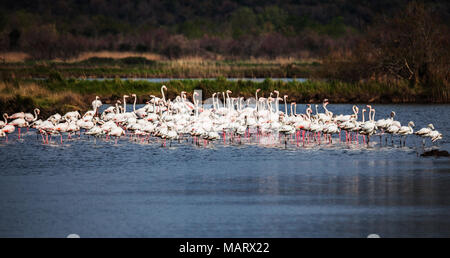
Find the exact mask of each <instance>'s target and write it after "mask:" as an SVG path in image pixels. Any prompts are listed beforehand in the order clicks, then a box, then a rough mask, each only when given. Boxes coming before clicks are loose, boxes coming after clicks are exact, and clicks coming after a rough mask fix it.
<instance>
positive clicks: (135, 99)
mask: <svg viewBox="0 0 450 258" xmlns="http://www.w3.org/2000/svg"><path fill="white" fill-rule="evenodd" d="M136 101H137V96H136V95H134V103H133V111H134V112H136Z"/></svg>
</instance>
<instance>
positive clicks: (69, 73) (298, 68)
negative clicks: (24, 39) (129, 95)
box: [0, 57, 320, 79]
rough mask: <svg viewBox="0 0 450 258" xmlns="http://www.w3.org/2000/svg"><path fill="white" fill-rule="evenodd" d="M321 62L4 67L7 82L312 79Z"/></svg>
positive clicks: (92, 62) (106, 61)
mask: <svg viewBox="0 0 450 258" xmlns="http://www.w3.org/2000/svg"><path fill="white" fill-rule="evenodd" d="M319 66H320V63H319V62H317V61H313V60H291V59H274V60H265V59H249V60H244V61H234V60H203V59H198V58H186V59H179V60H152V59H148V58H145V57H124V58H110V57H90V58H88V59H84V60H76V61H71V62H60V61H48V62H36V61H23V62H11V63H6V62H5V63H2V64H0V73H1V77H2V78H3V79H10V78H49V77H50V76H51V75H52V73H59V74H60V75H61V76H63V77H64V78H115V77H122V78H123V77H127V78H156V77H168V78H215V77H218V76H224V77H236V78H242V77H249V78H254V77H257V78H267V77H290V78H309V77H311V76H312V75H313V74H314V73H315V72H316V70H317V69H318V67H319Z"/></svg>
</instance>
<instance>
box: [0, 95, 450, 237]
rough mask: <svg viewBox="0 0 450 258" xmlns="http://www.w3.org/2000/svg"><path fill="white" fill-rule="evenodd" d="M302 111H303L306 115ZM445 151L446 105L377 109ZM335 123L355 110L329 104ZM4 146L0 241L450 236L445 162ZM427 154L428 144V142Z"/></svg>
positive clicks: (81, 144)
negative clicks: (429, 131)
mask: <svg viewBox="0 0 450 258" xmlns="http://www.w3.org/2000/svg"><path fill="white" fill-rule="evenodd" d="M304 107H305V106H304V105H298V110H299V112H304ZM374 107H375V108H376V109H377V113H376V119H379V118H382V117H387V116H388V114H389V113H390V111H391V110H394V111H396V113H397V117H396V118H397V119H398V120H399V121H401V122H402V124H406V123H407V122H408V121H409V120H413V121H414V122H415V123H416V129H420V128H422V127H423V126H426V125H427V124H428V123H430V122H432V123H433V124H434V126H435V127H436V129H437V130H439V131H440V132H442V133H443V135H444V139H443V140H442V141H441V142H440V143H439V146H437V147H436V148H439V149H443V150H447V151H450V142H449V140H448V139H449V138H448V137H449V133H450V117H449V115H448V113H449V111H450V106H449V105H374ZM329 109H330V110H331V111H333V112H334V113H335V114H339V113H350V111H351V105H333V104H330V105H329ZM335 142H336V143H334V144H332V145H321V146H317V145H315V146H307V147H302V146H300V147H297V146H296V145H295V144H291V145H289V146H288V147H287V148H286V149H285V148H284V146H276V147H273V146H272V147H269V146H263V145H256V144H253V145H247V144H244V145H237V144H235V145H232V146H230V145H228V144H227V145H224V144H223V143H222V142H221V141H218V142H217V143H215V144H214V145H211V146H209V147H206V148H205V147H196V146H194V145H192V144H190V143H185V142H183V143H176V144H174V145H172V147H170V148H168V147H166V148H163V147H161V143H160V142H156V140H155V141H152V142H151V143H150V144H141V143H138V142H133V141H131V142H130V141H129V140H127V139H121V140H120V141H119V142H118V144H117V145H116V144H115V143H114V142H113V141H109V142H107V141H105V140H100V139H97V140H94V139H92V138H91V139H88V138H87V137H84V136H83V137H82V138H81V139H73V140H65V143H64V144H63V145H60V144H58V141H57V139H54V143H52V144H49V145H43V144H42V143H41V142H40V141H39V140H37V138H36V135H35V133H34V131H30V132H29V133H26V134H25V137H24V140H20V141H19V140H17V137H15V135H11V136H10V139H9V142H8V143H5V141H4V139H1V140H0V167H1V168H0V237H66V236H67V235H69V234H72V233H75V234H79V235H80V236H81V237H367V235H369V234H378V235H380V236H381V237H450V159H448V158H423V157H419V156H418V152H421V151H422V150H421V141H420V140H418V139H416V138H415V137H409V138H408V140H407V147H399V146H398V141H397V142H396V143H395V145H394V146H384V145H383V146H380V145H379V141H378V140H377V138H376V137H374V138H373V141H372V145H370V146H368V147H367V146H362V145H361V144H359V145H356V144H353V145H346V144H340V143H339V140H337V139H335ZM428 146H430V143H428Z"/></svg>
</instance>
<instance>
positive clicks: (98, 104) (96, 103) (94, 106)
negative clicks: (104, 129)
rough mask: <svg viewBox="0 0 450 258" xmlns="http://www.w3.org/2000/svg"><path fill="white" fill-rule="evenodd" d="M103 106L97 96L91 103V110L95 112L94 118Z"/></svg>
mask: <svg viewBox="0 0 450 258" xmlns="http://www.w3.org/2000/svg"><path fill="white" fill-rule="evenodd" d="M102 105H103V103H102V102H101V101H100V97H99V96H95V100H94V101H92V110H94V111H95V116H98V109H99V108H100V107H101V106H102Z"/></svg>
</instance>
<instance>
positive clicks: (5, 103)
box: [0, 77, 448, 115]
mask: <svg viewBox="0 0 450 258" xmlns="http://www.w3.org/2000/svg"><path fill="white" fill-rule="evenodd" d="M165 84H166V85H167V87H168V91H167V96H168V97H169V98H171V99H173V98H175V97H176V96H177V95H179V93H180V92H181V91H186V92H187V93H188V96H189V97H191V96H192V93H193V91H194V90H196V89H201V90H202V91H203V97H204V98H209V97H210V96H211V94H212V93H214V92H223V91H225V90H227V89H229V90H231V91H232V92H233V93H232V94H231V95H232V96H244V97H252V96H254V94H255V91H256V89H258V88H260V89H261V92H260V93H259V96H265V97H267V96H268V95H269V93H270V92H272V91H273V90H279V91H280V94H281V95H282V96H283V95H285V94H286V95H288V96H289V97H288V101H296V102H297V103H318V102H321V101H322V100H323V99H324V98H328V99H329V100H330V102H332V103H439V101H436V100H435V99H433V98H432V96H433V94H432V92H429V91H428V90H427V89H424V88H418V87H416V88H410V87H409V86H408V84H407V83H406V82H405V83H397V84H395V85H390V84H383V83H376V82H368V83H353V84H352V83H342V82H336V81H330V82H326V81H312V80H310V81H306V82H299V81H293V82H282V81H273V80H270V79H267V80H265V81H264V82H261V83H257V82H251V81H227V80H225V78H223V77H219V78H217V79H216V80H175V81H170V82H167V83H165ZM161 85H162V84H161V83H152V82H146V81H123V80H120V79H114V80H104V81H88V80H77V79H62V78H61V77H52V78H51V79H48V80H38V81H36V80H12V81H7V82H2V83H0V112H2V113H3V112H9V113H11V112H17V111H31V110H32V109H33V108H34V107H39V108H41V109H42V111H43V114H44V115H48V114H51V113H54V112H60V113H64V112H67V111H69V110H82V111H85V110H88V109H89V108H90V103H91V102H92V100H93V99H94V98H95V96H96V95H98V96H100V97H101V99H102V101H103V102H104V103H113V102H114V101H115V100H117V99H121V98H122V95H124V94H132V93H135V94H137V95H138V96H139V103H143V102H145V101H146V100H148V99H149V95H151V94H153V95H156V96H160V95H161V93H160V88H161ZM446 94H447V95H446V96H448V90H447V92H446ZM441 102H444V103H448V99H447V101H441Z"/></svg>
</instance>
